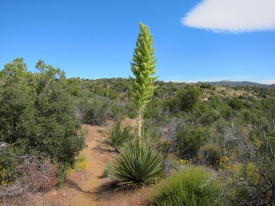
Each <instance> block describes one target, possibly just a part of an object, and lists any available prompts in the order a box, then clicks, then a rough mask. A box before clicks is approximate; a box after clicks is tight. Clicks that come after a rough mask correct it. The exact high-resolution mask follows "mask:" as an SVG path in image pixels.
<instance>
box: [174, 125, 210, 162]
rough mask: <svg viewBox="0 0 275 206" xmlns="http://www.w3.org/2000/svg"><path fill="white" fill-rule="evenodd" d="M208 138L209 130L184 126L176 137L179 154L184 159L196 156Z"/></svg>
mask: <svg viewBox="0 0 275 206" xmlns="http://www.w3.org/2000/svg"><path fill="white" fill-rule="evenodd" d="M208 138H209V132H208V131H207V129H204V128H202V127H200V128H198V127H192V126H190V127H186V126H182V127H181V128H180V129H179V131H178V133H177V136H176V147H177V154H178V155H179V156H180V157H183V158H185V157H187V158H190V157H194V156H196V155H197V153H198V151H199V149H200V148H201V147H202V146H203V144H204V142H205V141H206V140H207V139H208Z"/></svg>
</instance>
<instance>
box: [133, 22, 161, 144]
mask: <svg viewBox="0 0 275 206" xmlns="http://www.w3.org/2000/svg"><path fill="white" fill-rule="evenodd" d="M139 25H140V33H139V35H138V39H137V42H136V48H135V49H134V55H133V58H132V60H133V62H131V66H132V68H131V69H132V72H133V74H134V75H135V77H136V78H135V79H134V78H132V77H130V79H131V80H132V81H133V89H132V92H133V102H134V105H135V106H136V108H137V109H138V137H139V141H140V139H141V127H142V121H143V120H142V115H143V112H144V109H145V105H146V104H147V103H148V102H149V101H150V100H151V98H152V96H153V93H154V89H155V88H156V86H153V83H154V81H155V80H156V79H157V78H158V77H155V76H153V75H154V74H155V73H156V70H155V67H156V61H157V59H156V57H155V56H154V52H155V48H153V47H152V46H153V44H154V40H153V37H152V36H153V35H152V34H150V29H149V27H148V26H146V25H144V24H143V23H140V24H139Z"/></svg>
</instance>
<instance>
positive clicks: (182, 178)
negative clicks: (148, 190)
mask: <svg viewBox="0 0 275 206" xmlns="http://www.w3.org/2000/svg"><path fill="white" fill-rule="evenodd" d="M219 192H220V187H219V183H218V182H217V181H216V180H211V176H210V174H209V172H207V171H206V169H205V168H204V167H194V166H185V167H184V168H182V169H181V170H180V171H179V172H175V173H173V174H172V175H171V176H170V177H168V178H167V179H166V180H165V181H164V182H163V183H161V184H160V185H158V186H157V187H156V194H155V195H154V197H153V201H154V203H155V205H158V206H174V205H185V206H189V205H190V206H201V205H204V206H207V205H220V204H218V203H217V202H216V199H217V198H218V197H219Z"/></svg>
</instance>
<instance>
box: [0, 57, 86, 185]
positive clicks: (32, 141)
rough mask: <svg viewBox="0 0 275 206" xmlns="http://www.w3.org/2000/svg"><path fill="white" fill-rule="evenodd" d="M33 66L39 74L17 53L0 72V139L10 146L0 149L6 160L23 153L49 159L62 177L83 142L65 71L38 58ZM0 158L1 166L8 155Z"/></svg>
mask: <svg viewBox="0 0 275 206" xmlns="http://www.w3.org/2000/svg"><path fill="white" fill-rule="evenodd" d="M36 68H37V69H38V70H39V73H35V74H32V73H31V72H28V71H27V67H26V65H25V63H24V62H23V59H19V58H17V59H15V60H14V61H13V62H12V63H9V64H7V65H5V68H4V70H3V71H2V72H1V81H2V82H3V84H1V85H0V142H4V143H7V144H8V145H9V147H10V149H7V150H4V151H2V152H3V153H4V154H3V155H5V153H6V152H7V153H9V154H10V155H9V157H8V159H9V160H10V161H11V162H14V161H13V160H12V159H14V158H15V157H18V156H24V155H32V156H37V155H39V156H42V157H45V158H50V159H51V162H52V163H53V162H56V163H58V169H59V171H58V174H59V180H60V182H62V181H63V180H64V174H65V170H66V169H67V168H69V167H71V166H73V164H74V161H75V156H76V155H77V154H78V153H79V152H80V151H81V150H82V149H83V148H84V147H85V141H84V135H83V132H82V131H81V124H80V122H79V121H78V120H77V118H76V116H75V113H74V107H73V104H72V99H71V96H70V94H69V92H68V90H67V88H66V86H65V81H66V79H65V76H64V72H62V71H60V70H59V69H55V68H53V67H52V66H50V65H48V66H47V65H45V64H44V62H43V61H42V60H40V61H39V62H38V63H37V65H36ZM0 160H1V162H0V165H6V164H5V163H3V162H2V161H7V160H3V159H2V158H1V159H0ZM17 163H18V164H19V163H20V160H18V162H17ZM5 167H6V169H7V167H8V166H5ZM12 168H14V167H12ZM62 177H63V178H62Z"/></svg>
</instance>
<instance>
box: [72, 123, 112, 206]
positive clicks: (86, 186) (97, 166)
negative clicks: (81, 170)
mask: <svg viewBox="0 0 275 206" xmlns="http://www.w3.org/2000/svg"><path fill="white" fill-rule="evenodd" d="M83 127H84V128H85V129H87V130H88V131H89V133H88V136H87V139H86V144H87V145H88V148H87V149H85V150H84V151H83V152H82V153H83V154H85V156H86V158H87V163H88V165H89V167H88V171H91V176H90V177H89V178H88V179H87V181H85V182H83V184H81V185H79V186H80V188H81V190H82V191H81V193H79V194H78V196H77V197H76V201H75V202H74V203H73V205H75V206H83V205H99V204H98V203H97V199H98V197H97V194H96V193H97V188H99V187H100V185H102V184H104V183H106V181H107V180H106V179H102V178H101V176H102V175H103V171H104V168H105V164H106V163H107V161H108V160H109V159H110V158H111V156H112V154H111V152H108V151H104V150H100V148H98V147H97V146H98V144H99V143H98V142H97V141H98V140H100V139H101V138H102V136H101V133H99V132H98V131H95V128H94V127H92V126H89V125H84V126H83ZM104 129H106V128H103V130H104Z"/></svg>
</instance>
